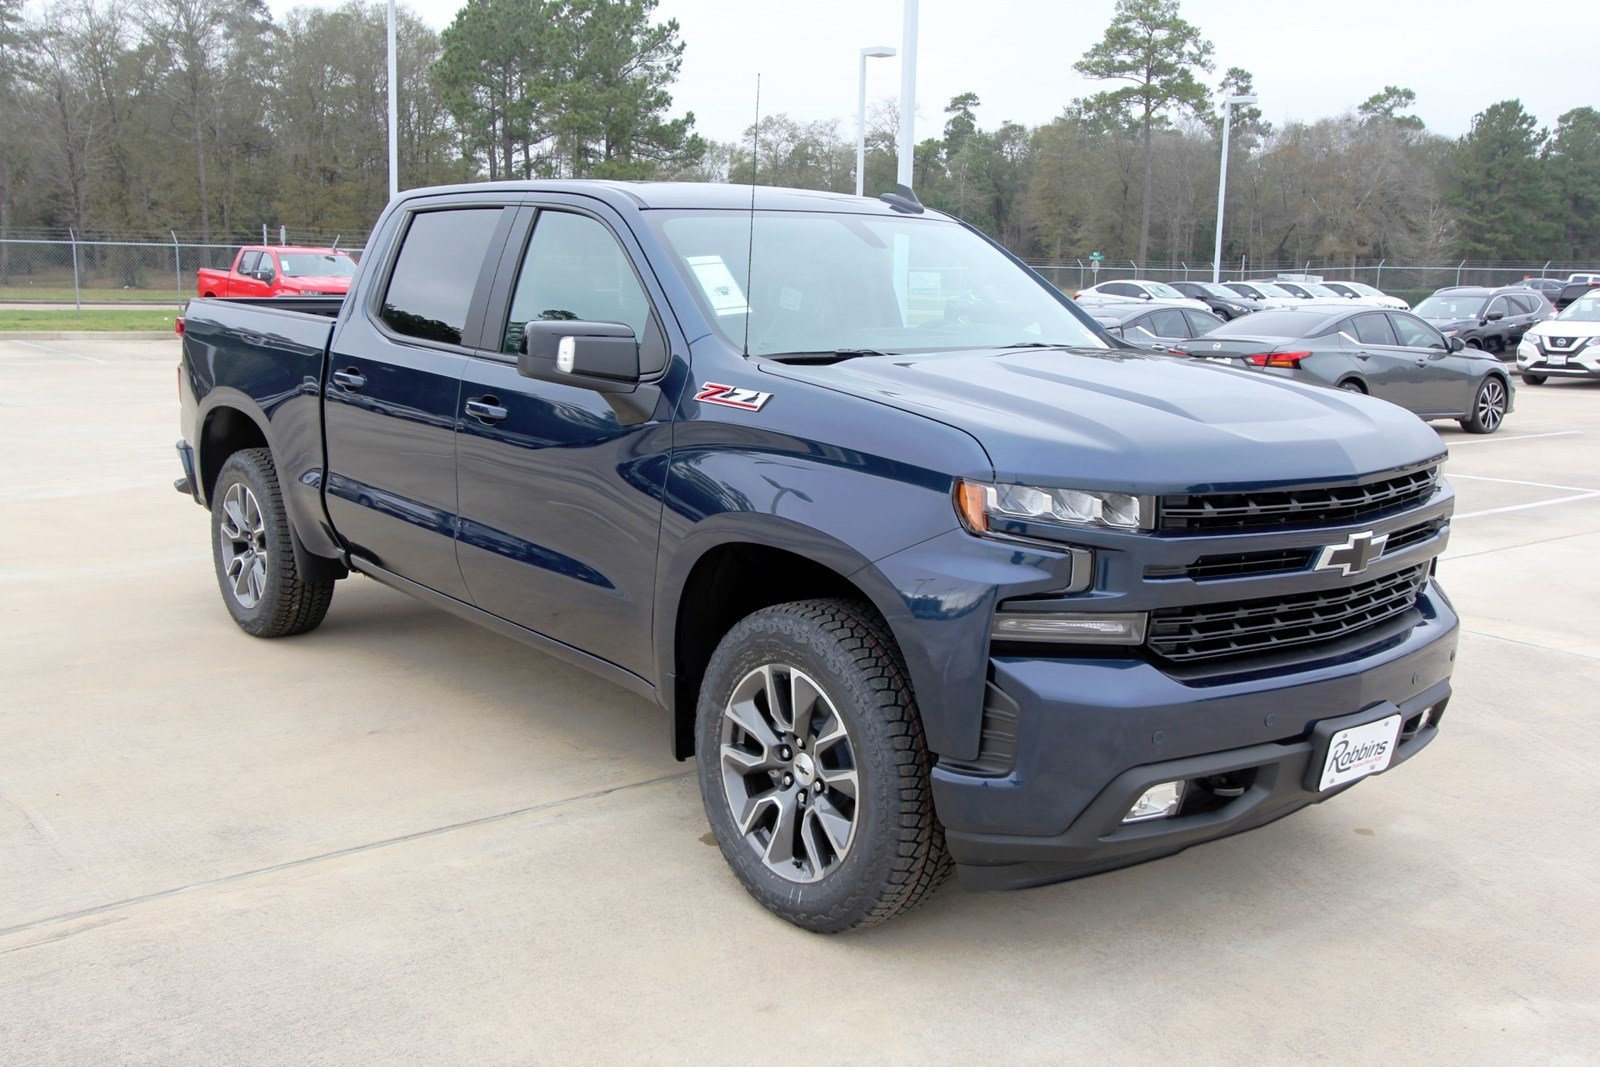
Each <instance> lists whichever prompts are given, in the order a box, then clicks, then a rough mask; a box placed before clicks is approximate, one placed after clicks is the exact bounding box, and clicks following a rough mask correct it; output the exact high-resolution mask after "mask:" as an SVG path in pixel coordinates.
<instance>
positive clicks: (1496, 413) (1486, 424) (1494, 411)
mask: <svg viewBox="0 0 1600 1067" xmlns="http://www.w3.org/2000/svg"><path fill="white" fill-rule="evenodd" d="M1510 405H1511V387H1510V385H1509V384H1508V383H1507V382H1506V379H1504V378H1502V377H1500V375H1498V374H1486V375H1484V378H1483V381H1481V382H1479V383H1478V391H1477V392H1476V393H1474V394H1473V396H1472V412H1471V413H1470V414H1469V415H1468V416H1467V417H1466V418H1464V419H1459V420H1457V421H1459V422H1460V423H1461V428H1462V429H1463V430H1465V431H1467V432H1468V433H1494V432H1495V431H1496V430H1498V429H1499V428H1500V426H1501V424H1502V423H1503V422H1504V421H1505V417H1506V409H1507V408H1508V407H1510Z"/></svg>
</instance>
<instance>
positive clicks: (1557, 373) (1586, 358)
mask: <svg viewBox="0 0 1600 1067" xmlns="http://www.w3.org/2000/svg"><path fill="white" fill-rule="evenodd" d="M1562 355H1563V356H1564V357H1565V359H1566V362H1565V363H1562V364H1560V365H1556V364H1552V363H1551V362H1550V357H1549V356H1547V355H1546V354H1545V353H1544V352H1542V351H1540V350H1539V347H1538V346H1537V345H1535V344H1533V343H1532V342H1531V341H1526V340H1525V341H1523V342H1522V343H1521V344H1519V345H1518V346H1517V371H1518V373H1521V374H1532V375H1535V376H1537V377H1545V378H1600V346H1596V345H1585V346H1584V347H1582V348H1580V349H1577V350H1576V351H1574V352H1572V353H1571V354H1566V353H1563V354H1562Z"/></svg>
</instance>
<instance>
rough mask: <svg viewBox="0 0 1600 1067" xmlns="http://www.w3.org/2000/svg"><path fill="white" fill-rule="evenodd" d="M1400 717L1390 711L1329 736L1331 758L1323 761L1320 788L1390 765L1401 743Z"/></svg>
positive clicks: (1340, 783) (1341, 783)
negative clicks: (1396, 748) (1385, 714)
mask: <svg viewBox="0 0 1600 1067" xmlns="http://www.w3.org/2000/svg"><path fill="white" fill-rule="evenodd" d="M1400 721H1401V720H1400V716H1398V715H1391V716H1389V717H1388V718H1387V719H1379V720H1378V721H1377V722H1369V723H1365V724H1363V725H1361V726H1352V727H1350V728H1349V729H1347V730H1340V731H1339V732H1338V733H1336V734H1334V735H1333V736H1332V737H1331V738H1329V739H1328V758H1327V759H1326V760H1325V761H1324V762H1323V764H1322V780H1321V783H1320V784H1319V785H1318V786H1317V789H1318V790H1319V791H1320V790H1324V789H1332V788H1333V787H1334V786H1336V785H1344V784H1345V783H1346V782H1353V781H1355V780H1356V779H1357V778H1365V777H1366V776H1367V775H1369V774H1377V773H1378V772H1379V771H1381V770H1383V769H1384V768H1386V767H1388V766H1389V763H1390V761H1391V760H1393V759H1394V750H1395V747H1396V746H1397V745H1399V743H1400Z"/></svg>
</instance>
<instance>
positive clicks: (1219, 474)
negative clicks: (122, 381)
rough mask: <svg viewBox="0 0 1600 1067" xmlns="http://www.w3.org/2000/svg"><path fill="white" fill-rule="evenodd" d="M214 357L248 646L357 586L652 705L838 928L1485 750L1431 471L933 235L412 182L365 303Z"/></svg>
mask: <svg viewBox="0 0 1600 1067" xmlns="http://www.w3.org/2000/svg"><path fill="white" fill-rule="evenodd" d="M752 198H753V199H752ZM752 248H753V249H754V254H753V255H752V254H751V249H752ZM908 291H909V292H912V293H914V294H915V295H914V302H913V303H912V304H910V305H909V306H908V305H907V304H906V303H903V302H902V301H903V300H904V297H903V295H897V294H905V293H907V292H908ZM1256 317H1258V316H1249V317H1247V318H1245V319H1241V320H1238V322H1239V323H1246V322H1249V321H1250V320H1251V319H1253V318H1256ZM182 352H183V356H182V364H181V366H180V369H179V374H178V384H179V399H180V410H181V423H182V426H183V440H182V442H181V443H180V445H179V447H178V458H179V460H180V462H181V463H182V466H183V477H182V478H181V479H179V481H178V483H177V485H178V488H179V489H180V490H182V491H185V492H188V493H190V494H192V495H193V497H194V499H195V500H196V502H198V503H200V504H202V505H204V506H206V507H207V508H209V509H210V512H211V518H210V529H209V537H210V541H211V547H212V553H213V561H214V567H215V573H216V577H217V581H218V585H219V589H220V592H221V596H222V601H223V604H224V605H225V608H226V610H227V612H228V613H229V615H230V616H231V617H232V618H233V620H234V621H235V622H236V623H237V624H238V625H239V627H240V628H241V629H243V630H244V631H245V632H246V633H249V634H251V635H254V636H258V637H281V636H287V635H290V634H299V633H304V632H305V631H308V630H311V629H313V628H315V627H316V626H317V625H318V624H319V623H320V622H321V621H322V619H323V617H324V615H325V613H326V612H327V610H328V606H329V603H330V601H331V599H332V597H333V594H334V589H335V580H336V579H338V578H340V577H341V576H343V575H345V574H346V573H347V571H355V572H358V573H360V574H364V575H368V576H370V577H372V578H373V579H375V580H377V581H380V582H383V583H385V584H387V585H390V586H393V587H394V588H396V589H399V590H401V591H403V592H406V593H408V594H410V595H412V596H415V597H418V598H420V599H421V600H423V601H425V602H428V603H431V604H435V605H437V606H439V607H441V608H444V609H445V610H448V611H451V612H454V613H455V614H457V615H459V616H462V617H465V618H467V619H470V620H473V621H475V622H477V623H479V624H481V625H483V626H485V627H487V628H489V629H491V630H493V631H495V632H496V633H498V634H501V635H503V636H507V637H510V638H513V639H517V640H521V641H523V642H525V643H527V644H529V645H532V646H534V647H536V648H540V649H543V650H545V651H546V652H549V653H551V654H553V655H555V656H558V657H560V658H562V659H563V660H565V661H567V662H569V663H572V664H575V665H577V666H579V667H581V668H583V669H587V670H589V671H592V672H594V673H596V674H598V675H600V676H602V677H604V678H607V679H610V680H611V681H612V682H614V683H616V684H617V685H618V686H620V687H622V688H623V689H626V690H627V691H629V692H631V693H634V694H637V695H638V696H641V697H643V698H645V699H648V700H651V701H653V702H656V703H658V704H659V705H661V707H662V709H663V712H664V718H665V720H666V724H665V725H666V726H667V727H668V728H667V729H663V731H662V733H663V740H664V741H665V740H668V739H669V738H670V742H671V750H672V752H673V754H674V755H676V756H677V757H678V758H679V759H694V760H695V761H696V769H697V776H698V782H699V786H700V790H701V797H702V799H703V802H704V805H705V811H706V815H707V819H708V821H709V823H710V826H711V832H712V834H713V835H714V840H716V842H717V843H718V845H719V846H720V848H721V850H722V855H723V856H724V858H725V859H726V861H727V863H728V864H729V866H730V867H731V869H732V871H733V872H734V874H735V876H736V877H737V878H738V879H739V881H741V882H742V883H743V884H744V886H745V887H746V889H747V890H748V891H749V892H750V893H751V894H752V895H753V896H754V897H755V898H756V899H757V900H759V901H760V902H761V903H762V904H763V905H765V906H766V907H767V908H769V909H771V910H772V911H773V912H775V913H777V914H778V915H780V916H782V917H783V918H785V919H787V920H789V921H790V922H793V923H796V924H798V925H800V926H803V927H806V928H808V929H812V930H817V931H829V932H832V931H839V930H844V929H848V928H851V927H854V926H859V925H863V924H867V923H874V922H879V921H882V920H884V919H887V918H889V917H891V916H893V915H895V914H897V913H899V912H902V911H905V910H906V909H908V908H910V907H912V906H914V905H916V904H917V903H918V902H919V901H920V900H922V899H924V898H925V897H926V896H927V895H928V894H929V893H930V892H931V891H932V890H933V889H935V888H936V887H937V886H938V885H939V884H940V883H941V882H942V881H944V880H945V878H946V876H947V875H948V874H949V873H950V871H951V868H952V864H953V866H954V869H955V870H956V872H957V873H958V874H959V876H960V878H961V880H962V883H963V884H964V885H966V886H968V887H971V888H978V889H1009V888H1022V887H1025V886H1031V885H1040V884H1044V883H1047V882H1052V881H1060V880H1064V879H1068V878H1074V877H1081V876H1084V875H1089V874H1093V873H1096V872H1098V871H1102V870H1107V869H1110V868H1113V867H1118V866H1124V865H1127V864H1131V863H1137V862H1142V861H1144V860H1149V859H1155V858H1157V857H1160V856H1165V855H1170V854H1172V853H1174V852H1177V851H1180V850H1182V849H1184V848H1186V847H1188V846H1190V845H1194V844H1198V843H1200V842H1203V841H1209V840H1213V839H1216V838H1221V837H1225V836H1227V835H1229V834H1233V833H1237V832H1239V831H1244V830H1248V829H1251V828H1253V827H1257V826H1261V825H1264V824H1266V823H1269V822H1272V821H1273V820H1275V819H1278V818H1280V817H1282V816H1284V815H1287V814H1289V813H1290V812H1292V811H1295V810H1297V809H1299V808H1302V807H1304V806H1306V805H1308V804H1312V803H1316V802H1318V801H1322V800H1325V799H1327V798H1329V797H1331V796H1334V795H1337V794H1338V793H1339V792H1341V791H1343V790H1344V789H1345V788H1346V787H1347V786H1349V785H1350V784H1351V783H1352V782H1354V781H1356V780H1357V779H1359V778H1361V777H1364V776H1366V775H1368V774H1373V773H1377V772H1381V771H1385V770H1388V769H1391V768H1393V767H1394V766H1397V765H1399V764H1400V763H1402V762H1403V761H1405V760H1407V759H1409V758H1410V757H1411V756H1413V755H1415V754H1416V753H1417V752H1419V751H1420V750H1421V749H1422V748H1423V747H1424V746H1426V745H1428V744H1429V743H1430V742H1431V741H1432V740H1433V739H1434V738H1435V737H1437V736H1438V731H1439V728H1440V720H1441V716H1442V715H1443V714H1444V713H1445V712H1446V710H1447V702H1448V700H1449V697H1450V692H1451V687H1450V675H1451V669H1452V662H1453V660H1454V659H1455V645H1456V639H1457V634H1458V631H1459V623H1458V620H1457V617H1456V615H1455V613H1454V610H1453V608H1452V607H1451V605H1450V603H1449V601H1448V600H1447V599H1446V598H1445V597H1444V595H1443V594H1442V593H1441V592H1440V591H1439V586H1438V584H1437V581H1436V578H1435V577H1434V561H1435V559H1436V558H1437V557H1438V555H1439V554H1440V552H1442V551H1443V549H1444V546H1445V543H1446V541H1447V539H1448V537H1449V532H1448V531H1449V520H1450V515H1451V513H1452V511H1453V507H1454V494H1453V492H1452V490H1451V488H1450V486H1449V484H1448V483H1447V482H1446V481H1445V480H1444V479H1442V478H1441V477H1440V465H1441V464H1442V462H1443V460H1444V458H1445V456H1444V449H1443V447H1442V446H1441V444H1440V442H1439V439H1438V436H1437V435H1436V434H1435V433H1433V432H1432V431H1431V430H1429V429H1428V428H1427V427H1426V426H1424V425H1423V424H1422V423H1420V422H1419V421H1418V420H1417V419H1415V418H1414V417H1412V416H1411V415H1409V414H1407V413H1405V412H1403V411H1401V410H1400V409H1398V408H1395V407H1393V406H1392V405H1388V404H1384V403H1381V402H1379V401H1376V400H1373V399H1371V398H1368V397H1361V396H1354V395H1351V394H1348V393H1339V392H1335V391H1332V390H1326V389H1318V388H1312V387H1309V386H1306V385H1301V384H1299V383H1296V382H1292V381H1286V380H1281V379H1277V378H1272V377H1268V376H1266V375H1262V374H1255V373H1246V372H1241V371H1237V370H1233V369H1230V368H1224V367H1218V366H1212V365H1209V364H1204V363H1199V362H1197V361H1192V360H1183V359H1174V358H1172V357H1171V356H1166V355H1156V354H1154V353H1144V352H1138V351H1134V350H1132V349H1113V348H1111V347H1109V346H1108V345H1107V343H1106V342H1104V341H1101V340H1100V339H1099V338H1098V336H1096V333H1095V331H1094V329H1093V328H1092V327H1091V326H1090V324H1089V317H1088V315H1087V314H1086V313H1085V312H1084V311H1083V310H1082V309H1081V308H1079V307H1078V306H1077V305H1075V304H1074V303H1073V301H1071V300H1069V299H1067V298H1066V297H1065V296H1063V295H1062V294H1061V293H1060V292H1059V291H1057V290H1056V289H1054V288H1053V287H1051V286H1050V285H1049V284H1048V283H1047V282H1046V281H1045V280H1044V279H1043V278H1042V277H1041V276H1039V275H1038V274H1037V273H1034V272H1032V271H1030V270H1029V269H1028V268H1027V267H1025V266H1023V265H1022V264H1021V263H1020V261H1018V260H1017V259H1015V258H1014V257H1013V256H1011V255H1010V253H1008V252H1007V251H1006V250H1005V249H1003V248H1001V247H1000V246H999V245H998V244H997V243H995V242H993V241H992V240H990V239H989V238H987V237H986V236H984V235H983V234H982V233H980V232H979V231H977V230H976V229H974V228H970V227H967V226H965V225H964V224H962V223H960V222H959V221H957V220H955V219H952V218H950V217H949V216H947V215H943V214H940V213H939V212H936V211H931V210H927V209H925V208H923V207H922V206H921V205H920V204H918V203H917V202H916V201H915V200H914V199H913V198H910V197H909V195H901V194H893V195H892V196H891V198H890V199H889V200H888V201H887V202H880V201H877V200H866V199H862V198H858V197H849V196H842V195H841V196H835V195H830V194H826V193H817V192H815V191H800V190H787V189H775V188H766V187H761V188H758V189H755V190H751V189H750V188H749V187H747V186H729V185H688V184H676V183H635V182H626V183H613V182H601V181H522V182H501V183H498V184H488V185H463V186H455V187H450V188H442V189H411V190H407V191H405V192H403V193H401V194H400V195H399V196H397V197H395V198H394V199H393V200H391V201H390V202H389V205H388V206H387V207H386V208H385V210H384V213H383V215H382V216H381V217H380V218H379V220H378V222H377V226H376V227H375V229H374V231H373V237H372V239H371V242H370V251H369V253H368V254H366V255H364V256H363V257H362V265H361V267H360V268H359V270H358V273H357V276H356V280H355V284H354V287H353V289H352V290H351V292H350V294H349V296H348V297H347V298H345V299H343V300H340V299H337V298H325V299H322V300H316V299H308V300H304V301H270V300H253V301H252V300H247V301H234V300H224V299H197V300H193V301H191V302H190V304H189V306H188V309H187V314H186V327H185V330H184V335H183V343H182ZM340 637H341V640H342V641H345V642H352V641H354V640H355V638H354V637H353V635H352V634H351V633H350V632H349V631H348V630H346V631H345V632H343V633H341V635H340ZM284 654H286V655H287V654H289V650H285V653H284ZM369 654H378V653H372V652H371V650H369ZM507 655H509V653H507ZM448 660H449V657H448V656H444V657H439V658H438V662H437V664H417V665H413V666H414V667H418V668H422V667H427V666H433V665H437V666H439V667H441V668H444V669H455V668H457V667H459V664H451V663H449V662H448ZM303 664H304V665H303V666H302V667H301V668H300V669H302V670H307V669H315V663H312V662H310V661H303ZM283 669H284V670H285V671H288V670H291V669H293V668H291V667H289V666H288V665H287V662H285V665H284V667H283ZM325 669H329V670H336V669H338V663H337V661H336V660H333V659H329V660H327V661H326V664H325ZM196 671H197V674H196V677H197V683H196V684H197V686H201V687H204V686H205V685H207V684H210V683H208V681H207V679H209V678H211V677H212V676H213V675H215V674H216V673H217V672H216V668H215V665H213V664H207V663H199V664H197V665H196ZM218 684H221V685H223V686H226V685H227V680H226V678H225V677H224V678H222V679H221V680H220V681H219V682H218ZM471 688H472V687H470V686H468V687H465V688H464V689H463V690H462V691H463V692H464V693H466V694H468V695H464V696H463V697H461V699H462V700H463V701H467V700H470V699H471V696H470V692H471ZM270 695H271V694H267V696H269V697H270ZM594 844H595V847H596V848H627V847H633V846H632V845H630V844H629V843H627V842H619V841H596V842H595V843H594ZM635 844H636V843H635ZM633 868H634V870H633V873H634V876H635V877H637V878H639V879H640V883H641V886H643V885H644V884H645V883H646V882H648V880H649V879H651V878H659V877H660V873H659V872H651V871H649V870H646V869H645V867H644V866H643V865H640V864H634V865H633ZM1176 873H1177V874H1179V875H1180V876H1181V873H1182V870H1181V869H1179V871H1178V872H1176ZM642 891H643V890H642ZM1241 921H1245V922H1247V921H1248V920H1247V919H1242V920H1241Z"/></svg>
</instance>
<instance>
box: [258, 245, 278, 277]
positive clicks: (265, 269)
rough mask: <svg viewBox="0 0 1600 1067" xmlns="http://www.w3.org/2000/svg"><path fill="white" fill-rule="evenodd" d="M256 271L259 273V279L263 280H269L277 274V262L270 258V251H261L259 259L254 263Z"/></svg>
mask: <svg viewBox="0 0 1600 1067" xmlns="http://www.w3.org/2000/svg"><path fill="white" fill-rule="evenodd" d="M256 272H257V273H258V274H260V275H261V280H262V281H264V282H270V281H272V280H273V279H274V278H276V277H277V276H278V264H277V261H276V260H274V259H273V258H272V253H271V252H263V253H261V259H260V261H259V262H257V263H256Z"/></svg>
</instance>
